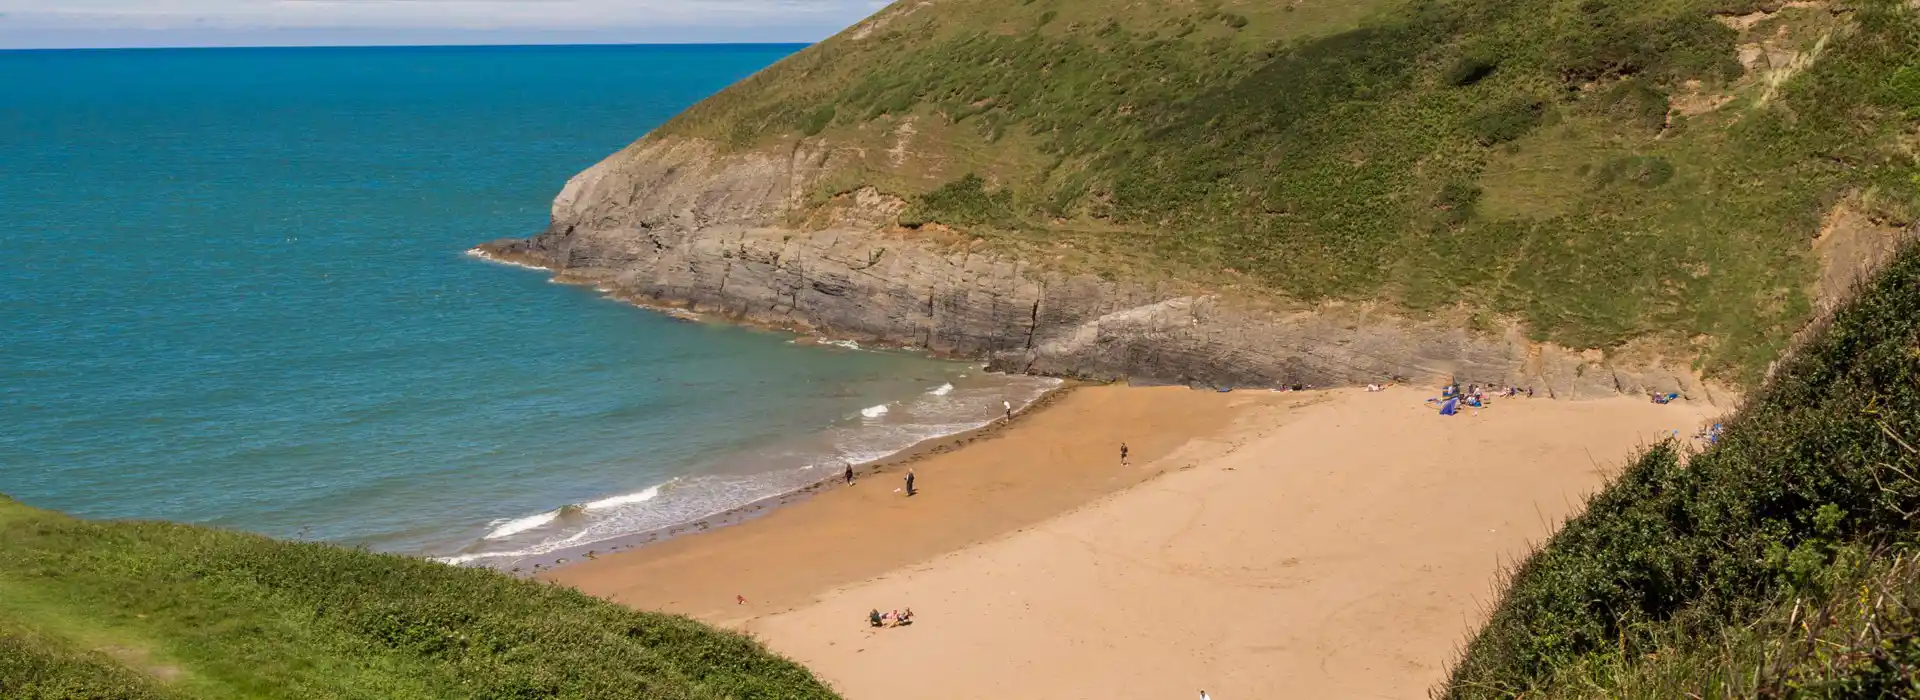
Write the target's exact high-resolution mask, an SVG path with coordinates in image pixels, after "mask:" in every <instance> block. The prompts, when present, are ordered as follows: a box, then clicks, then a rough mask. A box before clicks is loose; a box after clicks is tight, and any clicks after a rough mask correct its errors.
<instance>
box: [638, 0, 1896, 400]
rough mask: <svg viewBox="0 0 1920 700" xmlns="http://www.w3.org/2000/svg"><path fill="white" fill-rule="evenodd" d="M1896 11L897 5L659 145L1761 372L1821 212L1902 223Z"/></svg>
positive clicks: (1726, 369)
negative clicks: (736, 154) (828, 157)
mask: <svg viewBox="0 0 1920 700" xmlns="http://www.w3.org/2000/svg"><path fill="white" fill-rule="evenodd" d="M1913 15H1914V11H1913V10H1912V9H1910V8H1908V7H1906V6H1905V5H1904V4H1903V3H1902V2H1900V1H1899V0H1862V1H1860V2H1844V3H1827V2H1793V3H1785V2H1782V1H1781V0H1653V1H1629V0H1415V1H1410V2H1409V1H1402V0H1291V1H1269V0H1237V1H1235V0H1186V1H1182V0H1169V1H1167V2H1135V1H1132V0H933V1H931V2H921V1H918V0H908V1H906V2H900V3H897V4H895V5H894V6H892V7H890V8H888V9H887V10H885V11H883V12H882V13H881V14H879V15H878V16H876V17H875V18H874V19H871V20H869V21H867V22H865V23H862V24H861V25H858V26H856V27H854V28H853V29H851V30H849V31H847V32H845V33H843V34H841V35H839V36H837V37H835V38H833V39H831V40H828V41H826V42H824V43H821V44H819V45H817V46H814V47H812V48H809V49H807V50H805V51H802V52H800V53H799V54H797V55H795V56H793V57H791V58H789V59H788V60H785V61H783V62H781V63H779V64H777V65H775V66H773V67H772V68H769V69H768V70H766V71H763V72H761V73H760V74H758V75H756V76H754V77H753V78H751V79H749V80H747V81H745V82H743V83H741V84H739V85H736V86H734V87H733V88H731V89H729V90H727V91H725V92H723V93H721V94H720V95H718V96H716V97H714V98H712V99H709V100H707V101H705V102H703V103H701V104H700V105H698V106H696V107H694V108H693V109H691V110H689V111H687V112H686V113H685V114H683V115H681V116H680V117H679V118H677V119H675V120H674V121H672V122H670V123H669V124H667V125H665V126H663V127H662V128H661V129H659V130H658V131H657V132H656V133H654V134H652V135H650V136H649V138H652V139H672V138H688V137H692V138H701V139H707V140H711V141H714V142H717V143H720V144H723V146H724V147H725V148H729V149H734V150H764V151H768V152H780V153H784V152H785V151H786V150H790V149H792V148H793V147H794V146H795V144H796V143H798V142H800V141H801V140H803V139H806V140H809V143H818V142H824V143H826V144H829V145H830V146H831V147H833V148H835V149H838V152H840V153H841V154H843V156H844V157H843V158H841V160H839V161H837V162H839V163H840V165H838V166H836V167H835V168H834V169H833V170H832V172H830V173H828V174H827V175H826V176H825V177H823V178H822V179H821V180H820V181H819V185H818V186H817V187H816V188H815V191H814V192H813V193H812V199H811V200H810V201H811V202H813V203H814V204H815V205H819V206H826V205H828V204H830V203H831V202H833V201H834V200H835V197H836V196H838V195H841V194H844V193H847V192H851V191H854V190H856V189H859V188H861V187H866V186H871V187H875V188H877V189H879V190H880V191H882V192H885V193H891V194H895V195H898V196H901V197H904V198H906V199H908V200H909V202H910V203H911V206H910V207H909V209H908V210H907V212H906V213H905V214H904V215H903V216H902V217H901V221H900V223H901V224H903V225H905V226H907V227H909V228H916V227H918V228H926V227H929V226H936V225H937V227H944V228H955V229H961V230H964V231H965V232H967V233H969V234H971V235H976V236H979V237H983V238H986V239H988V240H989V241H990V242H992V243H993V244H995V245H998V246H1000V247H1002V248H1005V249H1010V250H1029V251H1038V250H1041V249H1042V248H1044V249H1045V250H1046V251H1047V256H1046V257H1047V259H1052V258H1055V257H1063V258H1068V259H1072V260H1076V261H1085V262H1077V263H1074V264H1086V265H1091V266H1093V267H1094V268H1096V269H1097V271H1099V272H1103V273H1112V274H1117V275H1119V276H1122V277H1126V276H1132V277H1135V278H1140V277H1152V276H1166V275H1171V276H1176V277H1180V278H1184V279H1187V280H1189V281H1194V282H1199V283H1202V284H1208V285H1213V286H1215V287H1218V288H1223V289H1224V288H1227V287H1233V288H1236V289H1241V290H1248V291H1249V292H1250V293H1254V294H1262V295H1265V294H1280V295H1285V296H1288V297H1292V298H1296V299H1304V300H1318V299H1364V300H1380V301H1386V302H1389V303H1390V304H1391V305H1392V306H1393V307H1397V308H1400V309H1403V310H1405V311H1408V312H1413V313H1416V314H1418V313H1424V312H1435V311H1439V310H1455V309H1459V308H1463V307H1464V308H1469V309H1471V310H1474V311H1478V312H1483V313H1488V314H1492V315H1494V316H1498V317H1504V318H1508V319H1512V320H1517V321H1521V322H1524V323H1525V324H1526V325H1527V327H1528V328H1529V329H1530V330H1531V332H1532V333H1533V334H1534V335H1535V336H1536V337H1537V338H1539V339H1542V340H1553V341H1558V342H1561V343H1564V344H1567V345H1570V346H1576V347H1608V346H1613V345H1616V344H1619V343H1622V342H1624V341H1626V340H1628V339H1634V338H1650V339H1654V340H1657V341H1663V342H1664V344H1666V345H1671V346H1677V347H1682V348H1685V349H1688V350H1689V351H1692V352H1698V353H1699V354H1700V355H1701V356H1702V357H1703V358H1704V365H1703V366H1704V367H1705V368H1707V369H1708V370H1710V371H1711V372H1713V373H1715V374H1717V375H1719V376H1721V377H1722V378H1725V379H1730V380H1734V381H1737V382H1743V383H1750V382H1751V381H1752V380H1754V379H1756V378H1757V377H1758V376H1759V374H1760V372H1761V370H1762V369H1763V368H1764V367H1765V366H1766V364H1767V363H1768V362H1769V361H1770V360H1772V359H1773V358H1774V357H1776V356H1777V355H1778V353H1779V352H1780V350H1781V349H1783V348H1784V347H1785V345H1786V343H1787V341H1788V339H1789V337H1790V336H1791V335H1792V333H1793V332H1794V331H1796V330H1798V329H1799V328H1800V327H1802V325H1803V324H1804V323H1805V322H1806V321H1807V320H1808V319H1809V318H1810V316H1811V313H1812V312H1811V308H1812V295H1813V285H1814V280H1815V277H1816V274H1817V273H1816V270H1817V268H1818V264H1819V261H1818V259H1817V256H1816V255H1815V254H1814V253H1813V252H1812V251H1811V249H1810V246H1809V243H1810V242H1811V241H1812V240H1813V239H1814V238H1815V236H1816V234H1817V233H1818V232H1819V230H1820V228H1821V222H1822V218H1823V216H1825V215H1827V214H1828V213H1829V212H1830V211H1832V210H1834V208H1835V207H1836V206H1837V205H1840V204H1842V203H1843V202H1844V203H1845V205H1846V206H1847V207H1849V208H1850V209H1851V210H1854V211H1857V212H1859V213H1860V215H1861V216H1862V217H1864V218H1866V219H1868V220H1871V221H1874V222H1876V223H1877V224H1880V225H1885V226H1889V227H1900V226H1905V225H1907V224H1910V223H1911V222H1912V221H1913V220H1914V218H1915V212H1916V210H1920V204H1917V202H1920V166H1916V151H1917V150H1920V146H1916V144H1917V143H1920V137H1916V136H1915V134H1914V132H1913V130H1912V129H1911V124H1912V116H1913V115H1915V114H1920V58H1916V56H1920V39H1916V37H1915V34H1914V30H1913V27H1914V19H1913ZM808 220H809V216H808V213H807V212H801V213H799V214H797V215H796V219H795V221H794V222H793V223H795V224H796V225H806V223H807V221H808ZM1069 248H1070V249H1072V250H1074V251H1075V252H1076V255H1072V256H1059V255H1057V254H1058V253H1060V252H1061V251H1062V250H1063V249H1069ZM1032 257H1035V258H1038V257H1039V256H1037V255H1036V256H1032Z"/></svg>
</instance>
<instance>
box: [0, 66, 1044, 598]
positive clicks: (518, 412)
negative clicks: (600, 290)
mask: <svg viewBox="0 0 1920 700" xmlns="http://www.w3.org/2000/svg"><path fill="white" fill-rule="evenodd" d="M796 48H797V47H792V46H724V47H572V48H437V49H393V48H378V49H271V50H266V49H259V50H183V51H109V52H24V53H0V170H3V171H4V177H0V241H4V242H5V250H4V251H0V259H3V260H4V270H5V274H4V275H0V329H4V334H0V358H3V359H0V493H6V494H10V495H12V496H14V497H16V498H19V499H21V500H23V501H26V502H28V503H31V504H34V505H39V506H44V507H50V508H58V509H62V510H66V511H69V512H72V513H75V514H78V515H83V516H90V517H114V518H121V517H133V518H159V519H167V520H176V521H184V522H194V523H208V524H214V525H219V526H225V527H232V528H238V529H245V530H252V531H257V532H262V533H266V534H270V535H275V536H282V537H308V538H315V539H326V540H331V541H336V542H342V543H347V544H354V545H366V546H371V547H374V548H376V549H383V550H390V551H401V552H408V553H415V554H424V555H433V556H443V557H456V558H459V560H462V561H479V562H493V563H497V562H502V561H506V560H509V559H511V558H512V557H514V556H518V555H521V554H531V553H537V552H542V551H547V550H551V549H553V548H555V547H559V546H562V545H564V544H575V545H577V544H581V543H584V542H589V541H594V540H597V539H602V538H608V537H613V536H617V535H619V534H624V533H627V532H633V531H639V530H645V529H650V528H653V527H658V526H661V525H665V524H669V523H672V522H679V521H684V520H688V519H692V518H697V517H700V516H703V515H707V514H710V513H712V512H714V511H717V510H720V509H723V508H725V507H727V506H730V505H736V504H739V503H742V502H745V501H749V500H753V499H755V498H760V497H764V496H767V495H772V494H774V493H778V492H780V491H783V490H788V489H791V488H794V487H796V486H799V485H802V484H805V483H807V482H809V481H811V480H814V479H816V478H817V477H818V472H820V469H819V468H815V469H808V467H809V466H814V465H827V467H826V468H828V469H831V468H832V465H834V464H836V463H837V462H838V460H842V459H851V460H855V461H859V460H864V459H871V458H875V457H878V456H881V455H883V454H885V453H887V452H890V451H893V450H897V449H899V448H901V447H904V446H906V445H907V444H910V443H911V442H913V441H915V440H917V439H920V438H923V437H927V436H930V435H933V434H938V433H942V432H951V431H954V430H959V429H963V428H965V427H969V426H971V425H975V424H978V423H979V422H982V421H984V420H986V419H987V418H988V417H990V416H991V415H993V414H996V413H998V412H999V410H1000V401H1001V400H1003V399H1011V400H1014V401H1015V402H1016V403H1018V402H1021V401H1025V400H1027V399H1030V398H1031V397H1032V396H1034V395H1035V394H1037V393H1038V392H1039V391H1040V390H1042V389H1043V388H1044V387H1045V386H1046V384H1045V383H1044V382H1041V381H1039V380H1032V379H1023V378H1011V377H997V376H992V375H985V374H983V373H981V372H979V371H978V369H977V368H975V367H971V366H968V365H964V364H957V363H948V362H937V361H933V360H929V359H926V358H923V357H917V356H913V355H909V354H902V353H876V352H865V351H852V350H847V349H841V348H835V347H830V346H829V347H813V346H801V345H796V344H793V343H791V342H789V340H790V339H789V338H788V337H786V336H781V335H777V334H772V333H764V332H756V331H747V330H742V329H735V328H726V327H718V326H710V325H702V324H691V323H685V322H680V321H675V320H671V319H667V318H665V317H661V316H658V315H655V314H652V313H649V312H646V311H642V310H639V309H635V308H632V307H629V306H626V305H623V304H619V303H616V302H612V301H608V300H605V299H602V298H599V297H598V296H597V295H596V294H595V293H594V292H593V291H592V290H588V289H580V288H574V287H566V286H560V285H554V284H549V283H548V282H547V281H546V276H545V275H544V274H541V273H538V272H533V271H528V270H523V269H516V268H513V267H509V266H503V265H496V264H491V263H487V262H484V261H480V260H477V259H475V258H472V257H469V256H466V255H463V253H464V251H466V250H467V249H468V248H470V247H471V246H472V245H473V244H475V243H477V242H480V241H485V240H491V239H494V238H499V237H503V236H516V235H526V234H530V233H532V232H535V231H537V230H538V229H539V228H540V227H541V226H542V225H543V224H544V223H545V217H546V210H547V206H548V203H549V202H550V200H551V198H552V196H553V194H554V193H555V192H556V191H557V190H558V188H559V187H560V185H561V184H562V183H564V182H565V180H566V178H567V177H569V176H571V175H572V174H573V173H575V172H577V171H579V170H581V169H583V168H585V167H587V166H588V165H591V164H592V163H593V162H594V161H595V160H597V159H598V158H600V157H602V156H604V155H605V154H608V153H611V152H613V151H615V150H617V149H618V148H619V147H621V146H622V145H624V144H625V143H627V142H629V141H631V140H632V139H634V138H636V137H638V136H639V135H640V134H642V133H643V132H644V131H645V130H646V129H648V128H651V127H652V126H654V125H657V124H658V123H660V122H662V121H664V120H665V119H666V118H667V117H669V116H671V115H672V114H673V113H674V112H676V111H678V110H679V109H681V108H683V107H685V106H686V105H688V104H691V103H692V102H694V101H696V100H698V99H699V98H701V97H703V96H705V95H707V94H710V93H711V92H713V91H715V90H717V89H719V88H721V87H723V86H725V85H726V84H728V83H730V82H733V81H735V80H737V79H739V78H741V77H744V76H746V75H747V74H749V73H751V72H752V71H754V70H757V69H759V68H761V67H763V66H765V65H767V64H768V63H771V62H772V61H775V60H777V59H779V58H780V57H782V56H785V55H786V54H788V53H790V52H792V51H793V50H795V49H796ZM882 406H884V407H885V409H884V411H883V410H879V409H876V407H882ZM566 504H576V507H573V508H567V509H565V510H564V512H561V511H556V510H555V509H557V508H560V507H561V506H564V505H566Z"/></svg>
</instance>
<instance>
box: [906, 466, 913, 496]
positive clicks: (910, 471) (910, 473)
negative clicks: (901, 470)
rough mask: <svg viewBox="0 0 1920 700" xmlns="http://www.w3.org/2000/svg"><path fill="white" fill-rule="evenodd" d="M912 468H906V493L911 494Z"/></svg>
mask: <svg viewBox="0 0 1920 700" xmlns="http://www.w3.org/2000/svg"><path fill="white" fill-rule="evenodd" d="M913 493H914V492H913V470H912V469H908V470H907V495H909V496H911V495H913Z"/></svg>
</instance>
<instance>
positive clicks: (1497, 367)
mask: <svg viewBox="0 0 1920 700" xmlns="http://www.w3.org/2000/svg"><path fill="white" fill-rule="evenodd" d="M834 157H835V154H834V153H833V152H832V150H831V149H826V148H822V149H819V150H809V149H808V148H807V147H805V146H804V145H803V147H801V148H799V149H796V150H795V151H793V152H792V153H791V154H790V155H789V156H787V157H784V158H781V157H772V156H768V155H765V154H757V153H746V154H722V153H721V152H719V151H718V150H717V149H715V148H714V147H712V146H711V145H710V144H707V143H704V142H701V141H698V140H691V139H645V140H642V141H641V142H639V143H636V144H634V145H633V146H630V147H628V148H627V149H625V150H623V151H621V152H620V153H618V154H615V155H614V156H612V157H610V158H608V159H607V160H605V161H603V162H601V163H600V164H598V165H596V166H594V167H593V168H591V169H589V170H587V171H585V172H583V173H581V174H580V175H578V176H576V177H574V178H573V179H572V180H571V181H570V182H568V183H567V185H566V187H565V189H564V190H563V191H562V192H561V193H560V195H559V197H558V198H556V200H555V201H554V205H553V218H552V223H551V225H550V226H549V227H548V229H547V230H546V231H545V232H543V233H541V234H539V235H537V236H534V237H533V238H529V239H525V240H502V241H495V242H493V243H488V244H485V245H483V246H481V250H482V252H485V253H487V254H489V255H492V256H495V257H499V258H502V259H508V260H515V261H520V262H526V263H531V264H537V265H540V266H543V267H547V268H550V269H552V270H553V271H554V272H555V273H556V275H557V276H558V277H559V278H560V279H562V280H563V281H568V282H575V283H582V284H593V285H597V286H600V287H602V288H603V289H605V290H606V291H608V292H610V293H613V294H616V295H620V296H623V297H627V298H630V299H633V300H635V301H640V302H645V303H655V304H662V305H670V306H677V307H684V308H688V309H691V310H694V311H696V312H699V313H703V314H711V315H719V316H723V317H726V318H729V319H733V320H738V321H744V322H748V323H755V324H765V325H772V326H781V327H789V328H794V329H797V330H806V331H811V332H814V333H818V334H822V335H828V336H832V337H836V338H852V339H858V340H862V341H869V342H874V341H878V342H886V343H893V344H899V345H907V346H914V347H922V348H926V349H928V350H932V351H934V352H937V353H942V354H946V355H951V356H957V357H970V358H981V359H985V360H988V361H989V363H990V365H991V366H992V367H993V368H995V369H998V370H1005V371H1015V372H1028V373H1036V374H1046V375H1055V376H1068V377H1078V378H1086V379H1095V380H1113V379H1122V378H1125V379H1131V380H1134V381H1153V382H1175V383H1185V384H1193V385H1202V386H1214V387H1264V386H1284V385H1292V384H1309V385H1314V386H1337V385H1353V384H1366V383H1370V382H1380V381H1386V380H1390V379H1396V378H1397V379H1403V380H1411V381H1422V382H1441V381H1446V380H1449V379H1457V380H1459V381H1478V382H1483V383H1493V384H1512V385H1518V386H1533V387H1535V388H1536V390H1538V391H1542V392H1545V393H1547V394H1548V395H1551V396H1555V397H1560V398H1586V397H1596V396H1605V395H1613V394H1619V393H1636V392H1646V391H1662V392H1664V391H1677V392H1681V393H1683V394H1685V395H1687V396H1689V397H1690V398H1694V399H1696V400H1708V401H1716V400H1718V401H1724V400H1726V399H1727V398H1729V395H1728V393H1727V392H1726V391H1725V390H1724V389H1721V388H1719V387H1709V386H1707V385H1706V384H1705V383H1704V382H1702V381H1701V380H1700V378H1699V377H1698V376H1696V375H1695V374H1694V373H1692V372H1691V371H1689V370H1688V361H1687V359H1686V358H1663V357H1661V356H1659V355H1657V354H1652V353H1645V352H1632V351H1627V352H1620V351H1616V352H1613V353H1609V352H1604V351H1600V350H1575V349H1568V348H1561V347H1557V346H1553V345H1550V344H1541V343H1534V342H1529V341H1528V340H1527V339H1526V338H1525V336H1524V334H1523V333H1522V332H1521V331H1520V330H1519V329H1509V330H1507V331H1506V332H1504V333H1501V334H1491V333H1485V332H1476V331H1473V330H1469V329H1468V328H1465V327H1462V326H1460V325H1455V324H1449V323H1445V322H1442V321H1437V320H1434V321H1426V320H1412V319H1407V318H1402V317H1398V316H1394V315H1391V314H1387V313H1381V312H1377V311H1373V310H1370V309H1367V308H1362V307H1360V306H1356V305H1321V306H1316V307H1294V308H1285V309H1263V308H1256V305H1255V304H1253V303H1246V302H1237V301H1232V300H1229V299H1227V298H1224V297H1221V296H1217V295H1212V294H1206V293H1204V292H1198V291H1196V290H1193V289H1186V288H1173V287H1171V286H1169V285H1144V284H1137V283H1130V282H1127V281H1124V280H1121V281H1109V280H1107V279H1102V278H1101V277H1098V276H1094V275H1088V274H1067V273H1063V272H1059V271H1056V270H1051V269H1048V268H1047V267H1044V266H1039V265H1034V264H1031V263H1029V262H1028V261H1024V260H1021V259H1017V258H1014V257H1011V256H1009V255H1006V254H1001V253H995V252H990V251H986V250H982V249H980V248H979V247H978V246H969V245H965V244H962V245H957V246H955V245H940V244H935V243H930V242H926V241H923V240H919V239H917V238H916V237H915V236H914V235H912V234H904V235H903V234H901V233H899V232H897V231H890V230H889V228H888V224H889V221H890V219H891V217H892V216H893V215H895V214H897V213H898V211H899V206H900V205H899V203H898V201H897V200H891V199H889V198H885V197H882V196H879V195H877V194H873V193H872V192H870V191H865V192H859V193H853V194H850V195H848V196H846V197H843V198H842V199H844V200H846V202H845V204H846V206H840V207H838V208H837V209H836V210H835V212H836V213H835V214H834V215H833V216H832V217H831V218H832V220H831V221H829V222H826V223H825V224H824V225H822V226H819V227H817V228H816V227H815V226H795V225H792V224H791V222H792V220H793V218H794V214H795V213H796V212H798V211H800V210H801V209H802V208H803V205H804V201H805V197H806V193H807V192H808V191H810V188H811V186H812V185H813V184H814V183H813V180H814V178H815V177H816V176H817V175H818V174H819V173H821V172H825V171H826V170H827V169H828V168H829V167H830V166H831V165H832V159H833V158H834ZM812 218H813V219H814V222H815V223H816V224H818V223H820V222H819V217H818V216H814V217H812Z"/></svg>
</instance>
